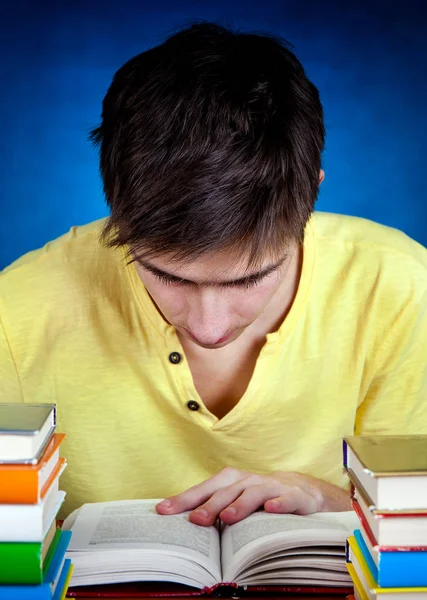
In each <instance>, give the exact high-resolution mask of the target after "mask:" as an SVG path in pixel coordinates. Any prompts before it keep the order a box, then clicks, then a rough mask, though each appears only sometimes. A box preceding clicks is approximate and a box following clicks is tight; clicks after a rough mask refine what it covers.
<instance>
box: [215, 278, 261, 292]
mask: <svg viewBox="0 0 427 600" xmlns="http://www.w3.org/2000/svg"><path fill="white" fill-rule="evenodd" d="M260 281H261V279H260V278H259V277H248V278H247V279H245V280H243V281H239V282H236V283H229V284H224V287H233V288H243V289H245V290H247V289H248V288H251V287H255V286H256V285H258V284H259V283H260Z"/></svg>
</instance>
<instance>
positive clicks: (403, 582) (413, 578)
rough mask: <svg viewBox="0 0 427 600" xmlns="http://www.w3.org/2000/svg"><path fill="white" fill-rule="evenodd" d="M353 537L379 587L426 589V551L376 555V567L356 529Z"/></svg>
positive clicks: (404, 551)
mask: <svg viewBox="0 0 427 600" xmlns="http://www.w3.org/2000/svg"><path fill="white" fill-rule="evenodd" d="M354 536H355V538H356V540H357V544H358V546H359V548H360V550H361V552H362V554H363V556H364V558H365V560H366V563H367V565H368V567H369V570H370V571H371V573H372V576H373V578H374V579H375V581H376V582H377V584H378V585H379V586H381V587H398V588H399V587H426V586H427V551H420V550H416V551H412V550H396V551H394V550H393V551H387V552H383V551H381V550H373V552H377V553H378V567H377V565H376V562H375V561H374V559H373V558H372V555H371V551H370V549H369V548H368V546H367V545H366V543H365V540H364V539H363V536H362V534H361V532H360V531H359V530H358V529H356V531H355V532H354Z"/></svg>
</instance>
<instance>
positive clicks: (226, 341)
mask: <svg viewBox="0 0 427 600" xmlns="http://www.w3.org/2000/svg"><path fill="white" fill-rule="evenodd" d="M243 331H244V329H238V330H237V331H234V332H232V333H231V334H229V335H227V336H226V337H225V338H224V339H223V340H219V341H218V342H216V343H215V344H206V343H204V342H203V341H201V340H198V339H197V338H196V337H194V336H193V335H192V334H191V333H189V331H188V330H187V329H184V331H183V333H184V335H185V337H186V338H187V339H189V340H190V341H192V342H193V344H196V345H197V346H200V347H201V348H206V349H207V350H216V349H218V348H224V347H225V346H228V345H229V344H231V343H232V342H234V341H235V340H236V339H237V338H238V337H239V336H240V335H241V334H242V333H243Z"/></svg>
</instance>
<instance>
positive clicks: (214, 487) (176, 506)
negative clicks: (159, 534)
mask: <svg viewBox="0 0 427 600" xmlns="http://www.w3.org/2000/svg"><path fill="white" fill-rule="evenodd" d="M245 476H246V473H245V471H239V470H238V469H232V468H228V467H227V468H225V469H223V470H222V471H220V472H219V473H217V474H216V475H214V476H213V477H210V478H209V479H206V481H203V482H202V483H199V484H197V485H194V486H193V487H191V488H189V489H188V490H185V492H182V493H181V494H177V495H176V496H171V497H169V498H166V499H165V500H163V501H162V502H159V504H157V506H156V511H157V512H158V513H159V514H161V515H174V514H177V513H181V512H184V511H186V510H192V509H194V508H197V507H198V506H200V505H201V504H203V503H204V502H206V500H208V499H209V498H210V497H211V496H212V495H213V494H215V492H217V491H218V490H220V489H221V488H223V487H226V486H228V485H231V484H233V483H235V482H236V481H238V480H239V479H242V478H243V477H245Z"/></svg>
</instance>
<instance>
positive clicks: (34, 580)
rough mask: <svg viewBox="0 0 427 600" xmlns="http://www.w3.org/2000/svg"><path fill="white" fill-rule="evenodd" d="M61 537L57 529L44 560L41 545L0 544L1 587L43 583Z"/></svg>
mask: <svg viewBox="0 0 427 600" xmlns="http://www.w3.org/2000/svg"><path fill="white" fill-rule="evenodd" d="M60 536H61V530H60V529H57V530H56V532H55V536H54V538H53V540H52V543H51V544H50V546H49V550H48V551H47V553H46V556H45V558H44V560H43V559H42V547H43V544H41V543H37V542H0V585H4V584H18V585H21V584H39V583H41V582H42V581H43V577H44V575H45V573H46V571H47V569H48V567H49V564H50V561H51V560H52V556H53V555H54V553H55V549H56V546H57V545H58V542H59V538H60Z"/></svg>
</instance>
